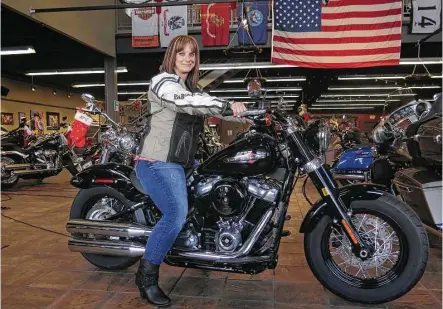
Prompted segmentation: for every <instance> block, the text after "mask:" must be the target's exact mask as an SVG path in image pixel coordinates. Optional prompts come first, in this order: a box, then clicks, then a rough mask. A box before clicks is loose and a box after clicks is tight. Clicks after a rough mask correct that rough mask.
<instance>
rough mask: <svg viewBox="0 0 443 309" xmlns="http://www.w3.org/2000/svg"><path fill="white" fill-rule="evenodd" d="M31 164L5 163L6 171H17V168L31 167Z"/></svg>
mask: <svg viewBox="0 0 443 309" xmlns="http://www.w3.org/2000/svg"><path fill="white" fill-rule="evenodd" d="M30 167H31V164H29V163H28V164H26V163H24V164H9V165H5V170H6V171H15V170H22V169H27V168H30Z"/></svg>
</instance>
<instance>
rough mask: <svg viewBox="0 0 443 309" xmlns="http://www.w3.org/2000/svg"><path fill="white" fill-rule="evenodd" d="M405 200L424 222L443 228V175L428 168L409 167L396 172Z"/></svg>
mask: <svg viewBox="0 0 443 309" xmlns="http://www.w3.org/2000/svg"><path fill="white" fill-rule="evenodd" d="M394 184H395V186H396V188H397V190H398V191H399V192H400V194H401V196H402V198H403V200H404V201H405V202H406V204H408V205H409V206H411V207H412V208H413V209H414V211H415V212H416V213H417V214H418V215H419V217H420V219H421V220H422V221H423V223H425V224H427V225H430V226H433V227H437V228H439V229H441V228H442V203H441V202H442V177H441V176H439V175H437V174H436V173H434V172H432V171H430V170H429V169H426V168H408V169H404V170H400V171H398V172H397V173H396V174H395V179H394Z"/></svg>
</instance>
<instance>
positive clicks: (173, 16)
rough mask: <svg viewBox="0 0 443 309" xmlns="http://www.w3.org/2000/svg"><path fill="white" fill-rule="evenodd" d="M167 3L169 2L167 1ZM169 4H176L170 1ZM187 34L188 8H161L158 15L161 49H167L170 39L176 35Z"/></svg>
mask: <svg viewBox="0 0 443 309" xmlns="http://www.w3.org/2000/svg"><path fill="white" fill-rule="evenodd" d="M168 2H169V1H168ZM171 2H176V1H172V0H171ZM187 34H188V7H187V6H186V5H180V6H166V7H162V12H161V15H160V43H161V47H168V46H169V43H171V41H172V39H173V38H175V37H176V36H178V35H187Z"/></svg>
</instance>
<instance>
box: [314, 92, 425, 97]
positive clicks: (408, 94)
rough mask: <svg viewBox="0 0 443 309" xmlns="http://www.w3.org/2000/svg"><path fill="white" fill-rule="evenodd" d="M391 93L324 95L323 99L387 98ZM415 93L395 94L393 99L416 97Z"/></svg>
mask: <svg viewBox="0 0 443 309" xmlns="http://www.w3.org/2000/svg"><path fill="white" fill-rule="evenodd" d="M388 95H389V93H355V94H322V95H321V96H320V97H322V98H339V97H387V96H388ZM415 95H416V94H415V93H403V94H393V95H391V97H403V96H405V97H409V96H415Z"/></svg>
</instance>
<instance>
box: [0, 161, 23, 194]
mask: <svg viewBox="0 0 443 309" xmlns="http://www.w3.org/2000/svg"><path fill="white" fill-rule="evenodd" d="M14 163H15V161H14V160H13V159H12V158H8V157H2V158H1V163H0V165H1V179H2V180H1V188H2V189H3V190H5V189H10V188H12V187H13V186H14V185H15V184H16V183H17V181H18V179H19V177H18V176H17V175H15V174H14V173H13V172H10V171H6V170H5V166H6V165H12V164H14Z"/></svg>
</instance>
